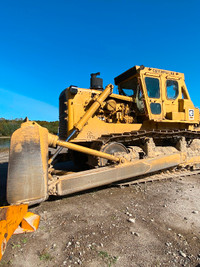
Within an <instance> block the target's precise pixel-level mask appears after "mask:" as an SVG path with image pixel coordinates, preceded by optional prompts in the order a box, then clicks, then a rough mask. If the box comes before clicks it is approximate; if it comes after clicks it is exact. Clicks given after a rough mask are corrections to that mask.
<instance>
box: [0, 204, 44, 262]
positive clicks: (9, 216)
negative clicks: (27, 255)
mask: <svg viewBox="0 0 200 267" xmlns="http://www.w3.org/2000/svg"><path fill="white" fill-rule="evenodd" d="M27 210H28V205H25V204H23V205H14V206H5V207H0V260H1V258H2V256H3V254H4V252H5V249H6V245H7V242H8V240H9V239H10V238H11V236H12V235H13V234H14V233H22V232H33V231H35V230H37V228H38V226H39V221H40V216H38V215H36V214H33V213H30V212H27ZM28 222H29V223H30V224H29V223H28ZM20 223H22V224H21V226H20V227H19V225H20ZM20 229H21V231H20Z"/></svg>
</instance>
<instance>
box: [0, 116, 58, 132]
mask: <svg viewBox="0 0 200 267" xmlns="http://www.w3.org/2000/svg"><path fill="white" fill-rule="evenodd" d="M23 121H24V120H23V119H14V120H7V119H4V118H0V136H11V135H12V133H13V132H14V131H15V130H17V129H18V128H20V125H21V123H22V122H23ZM36 122H37V123H38V124H39V125H41V126H42V127H45V128H47V129H48V130H49V132H50V133H53V134H57V133H58V126H59V122H58V121H50V122H48V121H36Z"/></svg>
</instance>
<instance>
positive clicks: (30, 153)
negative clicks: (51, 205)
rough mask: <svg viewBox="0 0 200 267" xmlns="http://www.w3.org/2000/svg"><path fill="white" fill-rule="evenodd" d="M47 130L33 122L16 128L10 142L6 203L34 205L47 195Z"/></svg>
mask: <svg viewBox="0 0 200 267" xmlns="http://www.w3.org/2000/svg"><path fill="white" fill-rule="evenodd" d="M47 161H48V130H47V129H45V128H43V127H41V126H39V125H38V124H37V123H35V122H33V121H28V122H25V123H23V124H22V125H21V128H19V129H18V130H16V131H15V132H14V133H13V135H12V137H11V143H10V155H9V165H8V177H7V201H8V203H9V204H21V203H25V204H26V203H27V204H28V205H33V204H36V203H40V202H42V201H44V200H46V199H47V198H48V190H47V178H48V177H47V176H48V163H47Z"/></svg>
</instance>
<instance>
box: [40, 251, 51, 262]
mask: <svg viewBox="0 0 200 267" xmlns="http://www.w3.org/2000/svg"><path fill="white" fill-rule="evenodd" d="M38 256H39V259H40V260H41V261H51V260H52V259H53V257H52V256H51V254H50V253H49V252H48V251H47V250H46V249H43V250H42V252H39V255H38Z"/></svg>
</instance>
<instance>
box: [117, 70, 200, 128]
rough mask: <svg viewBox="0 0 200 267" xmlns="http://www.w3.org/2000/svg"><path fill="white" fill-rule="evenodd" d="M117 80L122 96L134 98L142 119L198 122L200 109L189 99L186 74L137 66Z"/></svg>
mask: <svg viewBox="0 0 200 267" xmlns="http://www.w3.org/2000/svg"><path fill="white" fill-rule="evenodd" d="M114 80H115V84H116V85H117V86H118V90H119V94H120V95H126V96H130V97H132V98H133V103H135V104H134V105H133V107H134V110H135V112H136V115H137V117H140V118H141V119H142V121H144V120H146V119H148V120H152V121H157V122H161V121H162V122H170V121H174V122H186V123H191V124H194V123H196V122H198V117H199V111H198V109H197V108H195V107H194V105H193V103H192V101H191V99H190V96H189V94H188V91H187V88H186V85H185V78H184V74H183V73H179V72H173V71H167V70H162V69H155V68H148V67H144V66H134V67H133V68H131V69H129V70H127V71H125V72H124V73H122V74H121V75H119V76H117V77H116V78H115V79H114Z"/></svg>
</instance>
